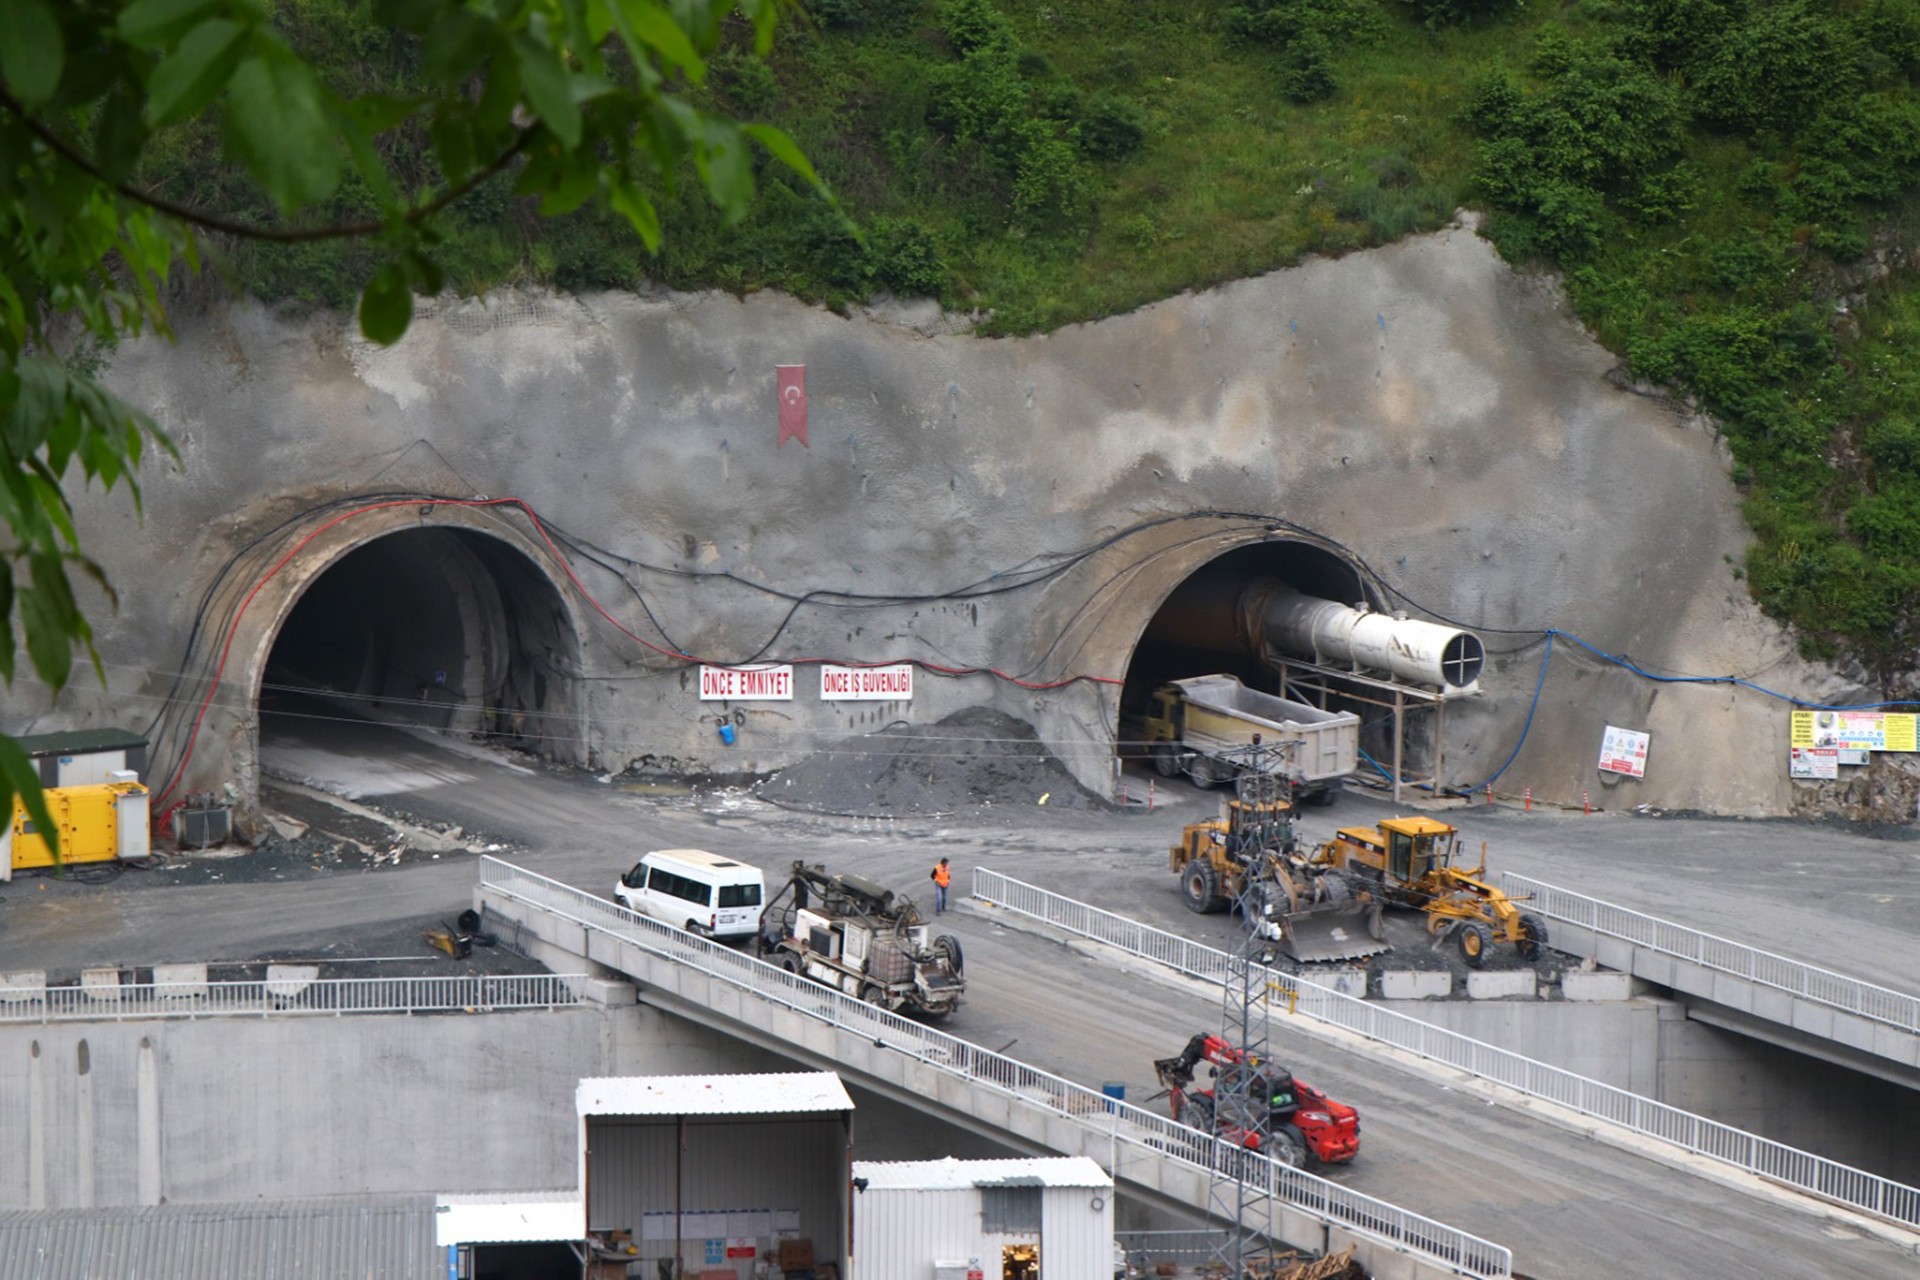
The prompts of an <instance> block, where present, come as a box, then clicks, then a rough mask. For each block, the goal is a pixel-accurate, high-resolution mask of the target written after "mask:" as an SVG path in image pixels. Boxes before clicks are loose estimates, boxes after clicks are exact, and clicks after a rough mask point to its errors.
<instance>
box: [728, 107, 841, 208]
mask: <svg viewBox="0 0 1920 1280" xmlns="http://www.w3.org/2000/svg"><path fill="white" fill-rule="evenodd" d="M740 128H741V130H742V131H743V132H744V133H745V134H746V135H747V136H748V137H749V138H752V139H753V140H754V141H755V142H757V143H759V144H760V145H761V146H763V147H765V148H766V149H767V153H768V154H769V155H771V156H772V157H773V158H774V159H775V160H778V161H779V162H780V163H781V164H784V165H785V166H787V168H789V169H791V170H793V171H794V172H795V173H797V174H799V175H800V176H801V177H803V178H805V179H806V180H807V182H808V183H809V184H811V185H812V187H813V189H814V190H816V191H818V192H820V193H821V194H822V195H826V194H827V184H826V183H824V182H822V181H820V175H819V174H817V173H815V172H814V171H813V163H812V162H811V161H809V160H808V159H807V155H806V152H804V151H802V150H800V147H799V144H797V143H796V142H794V140H793V139H792V138H790V137H788V136H787V133H786V131H785V130H784V129H776V128H774V127H773V126H772V125H770V124H743V125H741V126H740Z"/></svg>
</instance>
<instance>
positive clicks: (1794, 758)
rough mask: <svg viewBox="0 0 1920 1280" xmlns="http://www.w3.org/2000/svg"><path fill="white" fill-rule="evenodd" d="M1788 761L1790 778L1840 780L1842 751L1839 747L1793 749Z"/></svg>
mask: <svg viewBox="0 0 1920 1280" xmlns="http://www.w3.org/2000/svg"><path fill="white" fill-rule="evenodd" d="M1790 752H1791V754H1790V755H1789V757H1788V760H1787V776H1788V777H1789V778H1838V777H1839V776H1840V750H1839V748H1837V747H1793V748H1790Z"/></svg>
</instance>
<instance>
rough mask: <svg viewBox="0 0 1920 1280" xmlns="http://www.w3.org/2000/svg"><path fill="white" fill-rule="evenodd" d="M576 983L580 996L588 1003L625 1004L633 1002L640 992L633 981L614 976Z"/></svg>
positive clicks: (588, 979)
mask: <svg viewBox="0 0 1920 1280" xmlns="http://www.w3.org/2000/svg"><path fill="white" fill-rule="evenodd" d="M574 985H575V988H576V989H577V990H578V991H579V992H580V998H581V999H582V1000H584V1001H586V1002H587V1003H588V1004H604V1005H608V1006H610V1007H611V1006H625V1005H630V1004H632V1003H633V1002H634V1001H635V1000H636V999H637V998H638V993H637V992H636V991H635V990H634V986H633V984H632V983H631V982H620V981H617V980H615V979H612V978H587V979H585V980H584V981H579V982H576V983H575V984H574Z"/></svg>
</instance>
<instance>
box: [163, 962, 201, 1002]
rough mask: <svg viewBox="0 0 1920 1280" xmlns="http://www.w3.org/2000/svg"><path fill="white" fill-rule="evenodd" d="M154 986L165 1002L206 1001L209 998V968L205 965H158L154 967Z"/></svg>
mask: <svg viewBox="0 0 1920 1280" xmlns="http://www.w3.org/2000/svg"><path fill="white" fill-rule="evenodd" d="M153 985H154V986H155V987H157V988H159V991H158V995H159V996H160V998H161V999H163V1000H204V999H206V998H207V966H205V965H203V964H157V965H155V966H153Z"/></svg>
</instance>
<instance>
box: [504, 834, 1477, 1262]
mask: <svg viewBox="0 0 1920 1280" xmlns="http://www.w3.org/2000/svg"><path fill="white" fill-rule="evenodd" d="M480 883H481V885H482V886H484V887H485V888H487V889H490V890H493V891H495V892H497V893H499V894H501V895H503V896H506V897H509V898H512V899H515V900H517V901H520V902H524V903H526V904H528V905H530V906H533V907H536V908H539V909H540V910H543V911H546V912H548V913H550V914H552V915H553V916H555V917H558V918H559V919H562V920H565V921H568V922H570V923H571V924H573V925H576V926H579V927H580V928H582V929H584V930H586V931H588V933H589V935H590V934H591V933H592V932H601V933H604V934H606V935H608V936H609V937H611V938H614V939H617V940H619V941H620V942H623V943H626V944H628V945H630V946H633V947H636V948H638V949H639V950H640V951H642V952H644V953H645V954H647V955H648V956H650V957H653V958H657V959H661V960H665V961H667V962H669V963H672V964H675V965H680V966H685V967H687V968H690V969H693V970H696V971H698V972H700V973H703V974H706V975H707V976H708V977H710V978H713V979H717V980H719V981H721V982H724V983H726V984H728V985H730V986H732V987H734V988H736V989H738V990H742V991H746V992H750V993H752V994H754V995H756V996H759V997H760V998H762V999H765V1000H768V1001H771V1002H773V1003H775V1004H779V1005H782V1006H785V1007H786V1008H789V1009H792V1010H795V1011H797V1012H799V1013H801V1014H804V1015H805V1016H807V1017H809V1018H813V1019H817V1020H819V1021H821V1022H824V1023H827V1024H829V1025H831V1026H834V1027H837V1028H841V1029H844V1030H848V1031H851V1032H853V1033H855V1034H856V1035H858V1036H859V1037H860V1038H861V1039H862V1040H864V1041H867V1042H870V1043H875V1044H878V1045H882V1046H884V1047H885V1048H886V1049H889V1050H891V1051H893V1052H896V1053H901V1054H906V1055H908V1056H910V1057H912V1058H913V1059H914V1060H915V1061H916V1062H917V1063H919V1064H922V1065H923V1066H925V1067H928V1068H931V1069H933V1070H936V1071H939V1072H942V1073H944V1074H947V1075H950V1076H955V1077H958V1078H960V1079H964V1080H966V1081H968V1082H970V1083H971V1084H972V1085H974V1086H975V1087H977V1088H982V1089H987V1090H991V1091H993V1092H995V1093H998V1094H1001V1095H1003V1096H1006V1097H1008V1098H1011V1099H1013V1100H1015V1101H1017V1102H1019V1103H1021V1104H1023V1105H1025V1106H1028V1107H1033V1108H1043V1109H1044V1110H1045V1111H1046V1112H1047V1114H1048V1117H1049V1118H1050V1119H1064V1120H1066V1121H1069V1122H1072V1123H1074V1124H1077V1125H1081V1126H1084V1127H1085V1128H1087V1129H1088V1130H1089V1131H1090V1132H1092V1133H1094V1134H1097V1135H1098V1136H1099V1139H1100V1140H1101V1141H1102V1142H1108V1141H1111V1142H1112V1143H1114V1144H1115V1145H1118V1146H1126V1147H1129V1148H1131V1149H1133V1150H1134V1151H1136V1152H1146V1153H1150V1154H1152V1155H1153V1156H1155V1157H1159V1158H1169V1159H1173V1160H1178V1161H1182V1162H1184V1163H1186V1164H1189V1165H1198V1166H1199V1167H1201V1168H1206V1169H1225V1170H1229V1171H1242V1170H1243V1171H1244V1172H1245V1174H1246V1177H1247V1180H1248V1182H1249V1184H1250V1185H1252V1186H1254V1187H1255V1188H1257V1189H1258V1190H1259V1191H1260V1192H1261V1193H1262V1194H1265V1195H1271V1196H1273V1197H1275V1198H1277V1199H1280V1200H1283V1201H1285V1202H1286V1203H1288V1204H1289V1205H1292V1206H1294V1207H1295V1208H1298V1209H1301V1210H1304V1211H1305V1212H1307V1213H1309V1214H1312V1215H1314V1216H1316V1217H1318V1218H1320V1219H1322V1220H1324V1221H1327V1222H1330V1223H1334V1224H1337V1225H1339V1226H1342V1227H1345V1228H1348V1229H1350V1230H1354V1231H1357V1232H1362V1233H1365V1234H1367V1235H1370V1236H1373V1237H1376V1238H1378V1239H1381V1240H1384V1241H1387V1242H1388V1243H1390V1244H1391V1245H1393V1246H1395V1247H1399V1248H1404V1249H1409V1250H1414V1251H1417V1252H1419V1253H1421V1254H1424V1255H1426V1256H1427V1257H1429V1258H1431V1259H1433V1260H1436V1261H1438V1262H1440V1263H1442V1264H1443V1265H1445V1266H1447V1267H1448V1268H1450V1269H1452V1270H1454V1271H1456V1272H1458V1273H1461V1274H1465V1275H1471V1276H1483V1277H1492V1278H1496V1280H1497V1278H1500V1277H1506V1276H1509V1275H1511V1274H1512V1269H1513V1254H1512V1252H1511V1251H1510V1250H1508V1249H1507V1248H1506V1247H1505V1246H1503V1245H1498V1244H1494V1243H1493V1242H1491V1241H1488V1240H1482V1239H1480V1238H1479V1237H1477V1236H1474V1235H1470V1234H1468V1233H1467V1232H1464V1231H1461V1230H1459V1229H1458V1228H1455V1227H1450V1226H1448V1225H1446V1224H1445V1223H1441V1222H1436V1221H1434V1220H1433V1219H1431V1218H1427V1217H1423V1216H1421V1215H1420V1214H1417V1213H1413V1212H1411V1211H1410V1210H1407V1209H1402V1208H1400V1207H1399V1206H1397V1205H1392V1204H1388V1203H1387V1202H1386V1201H1384V1200H1377V1199H1375V1198H1374V1197H1372V1196H1369V1195H1365V1194H1363V1193H1361V1192H1358V1191H1353V1190H1350V1189H1349V1188H1346V1187H1342V1186H1340V1185H1339V1184H1337V1183H1333V1182H1328V1181H1327V1180H1326V1179H1324V1178H1320V1177H1317V1176H1315V1175H1313V1174H1311V1173H1307V1172H1305V1171H1304V1170H1300V1169H1291V1168H1288V1167H1287V1166H1285V1165H1282V1164H1277V1163H1275V1162H1274V1161H1273V1160H1272V1159H1270V1158H1269V1157H1267V1156H1266V1155H1264V1154H1261V1153H1259V1152H1253V1151H1247V1150H1245V1149H1243V1148H1240V1147H1236V1146H1233V1145H1231V1144H1229V1143H1225V1142H1221V1141H1219V1140H1217V1139H1215V1138H1214V1137H1212V1136H1211V1135H1208V1134H1203V1133H1201V1132H1200V1131H1199V1130H1196V1129H1193V1128H1189V1127H1188V1126H1186V1125H1183V1124H1180V1123H1177V1122H1176V1121H1174V1120H1173V1119H1171V1118H1170V1117H1168V1116H1165V1115H1162V1114H1159V1113H1157V1112H1153V1111H1148V1110H1146V1109H1144V1108H1142V1107H1137V1106H1134V1105H1132V1104H1131V1103H1127V1102H1124V1101H1121V1100H1119V1099H1115V1098H1109V1097H1107V1096H1106V1095H1105V1094H1103V1093H1101V1092H1099V1091H1098V1090H1097V1089H1092V1088H1089V1087H1087V1086H1085V1085H1080V1084H1075V1083H1074V1082H1073V1081H1070V1080H1065V1079H1062V1078H1061V1077H1059V1076H1055V1075H1052V1074H1050V1073H1048V1072H1045V1071H1041V1070H1039V1069H1037V1068H1035V1067H1031V1066H1028V1065H1027V1064H1025V1063H1023V1062H1020V1061H1018V1060H1016V1059H1013V1058H1008V1057H1004V1056H1002V1055H1000V1054H997V1053H994V1052H992V1051H991V1050H987V1049H983V1048H981V1047H980V1046H978V1045H975V1044H972V1043H969V1042H968V1041H965V1040H961V1039H958V1038H956V1037H954V1036H950V1035H946V1034H944V1033H943V1032H940V1031H936V1030H934V1029H932V1028H931V1027H928V1026H926V1025H924V1024H922V1023H919V1022H915V1021H913V1020H911V1019H908V1018H903V1017H901V1016H899V1015H897V1014H893V1013H889V1012H887V1011H886V1010H884V1009H881V1008H878V1007H876V1006H874V1005H870V1004H867V1003H865V1002H863V1001H859V1000H855V999H853V998H852V997H850V996H847V995H844V994H842V993H841V992H838V991H835V990H833V989H832V988H830V987H825V986H822V985H821V984H819V983H817V982H814V981H812V980H811V979H808V978H804V977H801V976H800V975H799V974H794V973H789V972H787V971H786V970H784V969H781V968H780V967H778V966H777V965H771V964H768V963H766V962H765V961H763V960H760V959H758V958H757V957H755V956H751V955H748V954H745V953H744V952H740V951H736V950H734V949H732V948H731V947H727V946H724V945H721V944H718V943H714V942H709V941H707V940H706V939H703V938H699V937H696V936H694V935H693V934H691V933H688V932H686V931H685V930H682V929H676V928H673V927H672V926H670V925H665V924H661V923H659V922H658V921H655V920H651V919H648V918H647V917H645V916H641V915H637V914H635V913H634V912H632V911H629V910H627V909H626V908H624V907H622V906H620V905H619V904H617V903H614V902H611V901H608V900H607V899H605V898H600V897H597V896H595V895H594V894H591V893H588V892H586V891H584V890H581V889H576V888H574V887H572V886H571V885H566V884H562V883H560V882H559V881H557V880H551V879H549V878H547V877H546V876H542V875H539V874H537V873H535V872H532V871H528V870H525V869H524V868H521V867H516V866H514V865H513V864H512V863H509V862H503V861H501V860H500V859H498V858H491V857H486V858H482V859H481V860H480ZM634 976H635V977H641V976H642V975H638V974H636V975H634Z"/></svg>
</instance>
